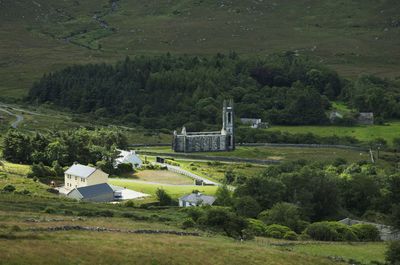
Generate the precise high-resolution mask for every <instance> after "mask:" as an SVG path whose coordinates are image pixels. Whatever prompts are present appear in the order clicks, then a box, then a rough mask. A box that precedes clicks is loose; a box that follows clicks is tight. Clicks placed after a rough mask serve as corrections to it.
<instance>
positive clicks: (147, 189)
mask: <svg viewBox="0 0 400 265" xmlns="http://www.w3.org/2000/svg"><path fill="white" fill-rule="evenodd" d="M108 183H109V184H112V185H116V186H120V187H126V188H127V189H132V190H135V191H139V192H143V193H146V194H150V195H152V196H153V197H154V196H155V194H156V191H157V189H164V190H165V191H166V192H167V193H168V194H169V195H171V197H172V198H174V199H177V198H179V197H181V196H183V195H186V194H189V193H192V191H194V190H197V191H199V192H201V193H204V194H208V195H214V194H215V192H216V190H217V188H218V187H217V186H196V185H171V184H161V183H160V184H158V183H150V182H145V181H134V180H129V181H127V180H125V179H118V178H112V179H109V181H108Z"/></svg>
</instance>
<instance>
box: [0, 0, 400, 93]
mask: <svg viewBox="0 0 400 265" xmlns="http://www.w3.org/2000/svg"><path fill="white" fill-rule="evenodd" d="M0 39H1V42H0V79H1V80H2V82H1V83H0V97H1V96H2V97H8V96H13V97H20V96H23V95H26V92H27V90H28V88H29V87H30V85H31V84H32V82H33V80H37V79H38V78H39V77H40V76H42V74H43V73H44V72H49V71H53V70H57V69H60V68H62V67H64V66H66V65H70V64H73V63H89V62H100V61H102V62H103V61H105V62H113V61H115V60H117V59H122V58H124V57H125V56H126V55H130V56H132V55H135V54H158V53H166V52H171V53H188V54H202V55H209V54H213V55H214V54H215V53H217V52H228V51H232V50H234V51H236V52H237V53H239V54H245V55H267V54H271V53H274V52H282V51H288V50H291V51H295V52H297V53H299V54H306V55H310V56H312V57H315V58H318V59H319V60H320V61H321V62H323V63H326V64H327V65H329V66H331V67H332V68H334V69H335V70H337V71H338V72H339V73H340V74H343V75H345V76H348V77H355V76H358V75H359V74H362V73H371V74H376V75H380V76H385V77H386V76H387V77H396V76H398V75H399V72H400V66H399V65H398V64H396V62H398V61H399V59H400V2H399V1H397V0H382V1H375V0H355V1H327V0H324V1H317V0H284V1H271V0H258V1H255V0H240V1H239V0H237V1H215V0H191V1H189V0H175V1H172V0H171V1H151V0H150V1H136V0H130V1H128V0H119V1H112V0H101V1H100V0H85V1H82V0H63V1H51V0H18V1H17V0H15V1H11V0H0Z"/></svg>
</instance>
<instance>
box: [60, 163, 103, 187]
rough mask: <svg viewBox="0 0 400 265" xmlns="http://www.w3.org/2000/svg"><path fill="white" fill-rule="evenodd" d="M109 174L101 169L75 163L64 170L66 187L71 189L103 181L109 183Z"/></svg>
mask: <svg viewBox="0 0 400 265" xmlns="http://www.w3.org/2000/svg"><path fill="white" fill-rule="evenodd" d="M107 181H108V174H107V173H105V172H103V171H102V170H101V169H98V168H94V167H89V166H84V165H81V164H78V163H74V164H73V165H72V166H71V167H70V168H68V170H67V171H65V172H64V182H65V184H64V187H63V188H64V189H65V190H66V191H67V192H66V193H68V192H69V191H71V190H73V189H75V188H80V187H86V186H91V185H96V184H101V183H107Z"/></svg>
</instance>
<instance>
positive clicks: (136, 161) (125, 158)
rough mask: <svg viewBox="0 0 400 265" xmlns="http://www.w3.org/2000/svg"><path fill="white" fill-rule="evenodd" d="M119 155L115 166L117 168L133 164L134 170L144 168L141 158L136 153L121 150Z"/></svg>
mask: <svg viewBox="0 0 400 265" xmlns="http://www.w3.org/2000/svg"><path fill="white" fill-rule="evenodd" d="M118 151H119V155H118V157H117V158H116V159H115V163H114V166H115V167H117V166H118V165H119V164H131V165H132V167H133V168H140V167H142V164H143V162H142V160H141V159H140V158H139V156H138V155H137V154H136V152H135V151H133V150H131V151H125V150H119V149H118Z"/></svg>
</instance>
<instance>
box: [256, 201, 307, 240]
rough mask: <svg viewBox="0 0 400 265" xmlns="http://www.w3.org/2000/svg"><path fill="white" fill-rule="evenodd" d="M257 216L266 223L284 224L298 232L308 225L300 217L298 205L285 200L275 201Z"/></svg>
mask: <svg viewBox="0 0 400 265" xmlns="http://www.w3.org/2000/svg"><path fill="white" fill-rule="evenodd" d="M258 218H259V219H260V220H262V221H263V222H264V223H266V224H267V225H270V224H280V225H284V226H287V227H289V228H290V229H292V230H293V231H296V232H298V233H300V232H301V231H303V230H304V229H305V228H306V227H307V225H308V223H307V222H305V221H303V220H302V219H301V212H300V209H299V207H298V206H296V205H294V204H291V203H286V202H279V203H276V204H275V205H274V206H273V207H272V208H271V209H269V210H266V211H263V212H261V213H260V214H259V215H258Z"/></svg>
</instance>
